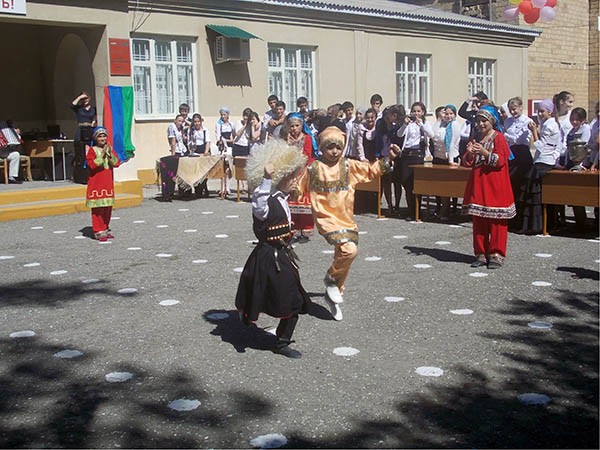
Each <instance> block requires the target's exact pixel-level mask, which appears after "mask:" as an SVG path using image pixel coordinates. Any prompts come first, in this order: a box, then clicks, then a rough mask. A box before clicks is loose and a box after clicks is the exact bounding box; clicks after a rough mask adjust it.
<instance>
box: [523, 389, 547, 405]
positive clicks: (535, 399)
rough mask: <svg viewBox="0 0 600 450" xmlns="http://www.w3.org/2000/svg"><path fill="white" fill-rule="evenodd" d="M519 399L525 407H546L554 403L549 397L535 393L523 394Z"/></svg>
mask: <svg viewBox="0 0 600 450" xmlns="http://www.w3.org/2000/svg"><path fill="white" fill-rule="evenodd" d="M517 398H518V399H519V401H520V402H521V403H523V404H525V405H546V404H548V403H550V402H551V401H552V399H551V398H550V397H548V396H547V395H544V394H536V393H535V392H528V393H526V394H521V395H519V396H518V397H517Z"/></svg>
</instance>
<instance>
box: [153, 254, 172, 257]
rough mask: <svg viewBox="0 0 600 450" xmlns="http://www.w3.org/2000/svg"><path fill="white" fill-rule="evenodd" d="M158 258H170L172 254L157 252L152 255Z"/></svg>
mask: <svg viewBox="0 0 600 450" xmlns="http://www.w3.org/2000/svg"><path fill="white" fill-rule="evenodd" d="M154 256H156V257H158V258H170V257H171V256H173V255H172V254H171V253H157V254H156V255H154Z"/></svg>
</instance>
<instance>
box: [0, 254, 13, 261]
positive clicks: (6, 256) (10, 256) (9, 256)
mask: <svg viewBox="0 0 600 450" xmlns="http://www.w3.org/2000/svg"><path fill="white" fill-rule="evenodd" d="M4 259H14V256H12V255H1V256H0V260H4Z"/></svg>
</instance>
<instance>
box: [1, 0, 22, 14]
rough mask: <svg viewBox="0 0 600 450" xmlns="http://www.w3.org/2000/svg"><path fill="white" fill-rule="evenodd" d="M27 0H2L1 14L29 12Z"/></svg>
mask: <svg viewBox="0 0 600 450" xmlns="http://www.w3.org/2000/svg"><path fill="white" fill-rule="evenodd" d="M26 6H27V2H26V0H0V14H22V15H26V14H27V8H26Z"/></svg>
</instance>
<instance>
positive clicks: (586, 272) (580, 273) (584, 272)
mask: <svg viewBox="0 0 600 450" xmlns="http://www.w3.org/2000/svg"><path fill="white" fill-rule="evenodd" d="M556 270H557V271H558V272H569V273H572V274H573V275H571V278H579V279H585V278H587V279H588V280H594V281H598V280H600V273H599V272H598V271H597V270H590V269H584V268H583V267H564V266H563V267H557V268H556Z"/></svg>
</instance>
